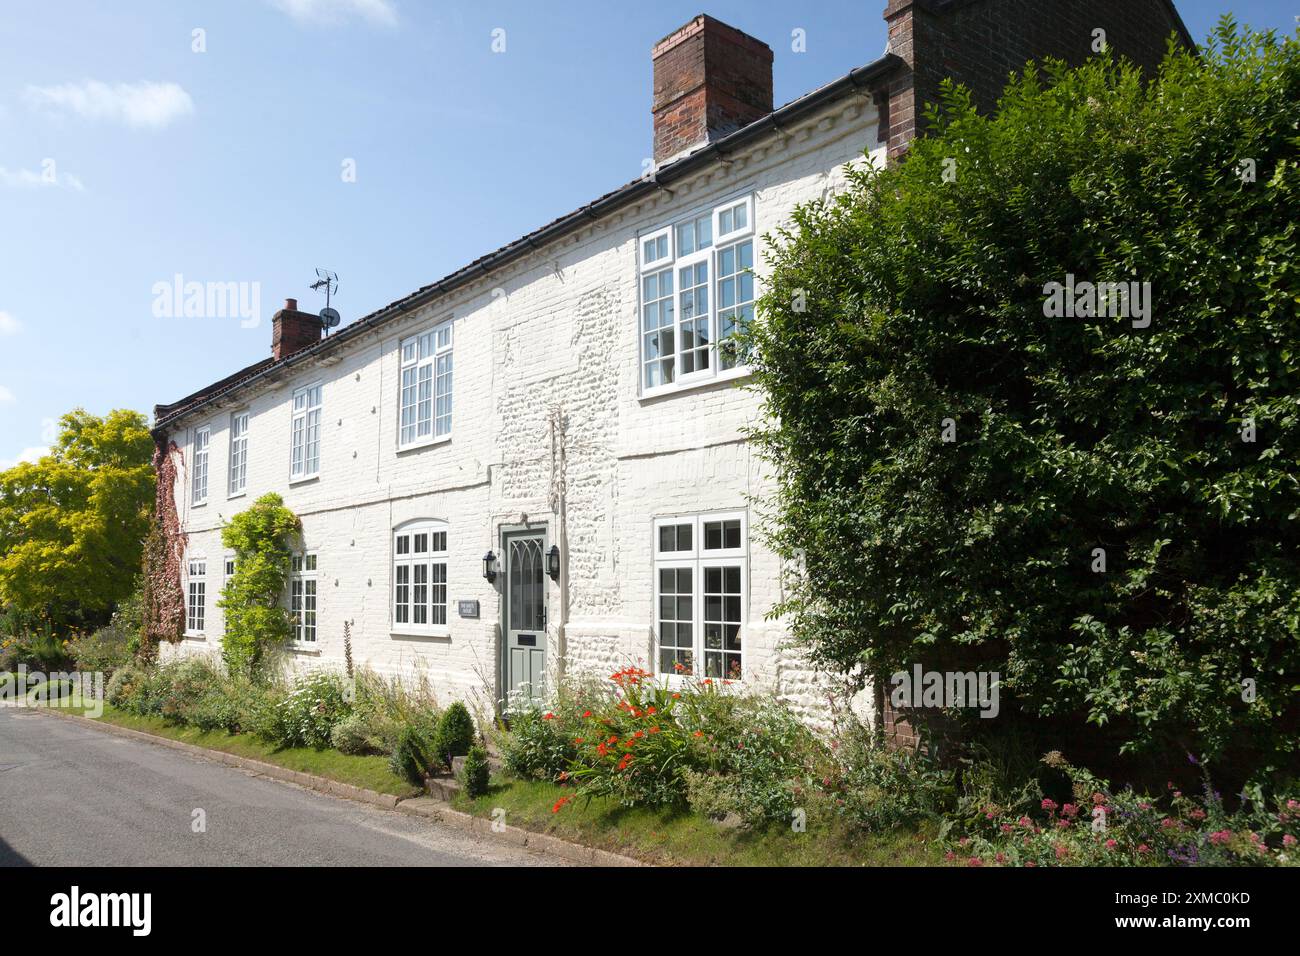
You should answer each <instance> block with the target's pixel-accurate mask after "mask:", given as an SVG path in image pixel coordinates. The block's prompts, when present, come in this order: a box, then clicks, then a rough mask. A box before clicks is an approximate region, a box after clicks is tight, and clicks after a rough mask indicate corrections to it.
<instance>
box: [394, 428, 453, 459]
mask: <svg viewBox="0 0 1300 956" xmlns="http://www.w3.org/2000/svg"><path fill="white" fill-rule="evenodd" d="M449 441H451V433H450V432H448V433H447V434H445V435H439V436H438V437H437V438H426V439H424V440H422V441H413V442H411V443H410V444H409V445H398V446H397V453H398V454H399V455H400V454H403V453H404V452H408V451H419V450H420V449H421V448H430V447H432V446H433V445H442V444H445V443H446V442H449Z"/></svg>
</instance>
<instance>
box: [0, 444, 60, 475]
mask: <svg viewBox="0 0 1300 956" xmlns="http://www.w3.org/2000/svg"><path fill="white" fill-rule="evenodd" d="M49 453H50V450H49V448H47V447H45V446H44V445H42V446H40V447H37V448H24V449H23V450H22V451H20V452H19V453H18V457H17V458H0V471H5V470H6V469H8V468H12V467H13V466H14V465H16V464H18V463H19V462H20V461H29V462H32V463H33V464H34V463H35V462H38V461H40V460H41V459H42V458H44V457H45V456H46V455H48V454H49Z"/></svg>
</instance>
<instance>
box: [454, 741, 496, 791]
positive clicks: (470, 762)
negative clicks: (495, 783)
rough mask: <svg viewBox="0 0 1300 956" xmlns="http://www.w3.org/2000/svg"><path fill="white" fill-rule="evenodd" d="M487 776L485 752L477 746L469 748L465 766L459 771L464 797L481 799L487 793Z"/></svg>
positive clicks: (488, 773)
mask: <svg viewBox="0 0 1300 956" xmlns="http://www.w3.org/2000/svg"><path fill="white" fill-rule="evenodd" d="M489 776H490V768H489V767H488V755H487V751H486V750H484V749H483V748H482V747H480V746H478V745H475V746H473V747H470V748H469V753H467V754H466V755H465V766H464V767H463V768H462V770H461V783H462V784H463V785H464V787H465V795H466V796H469V797H481V796H482V795H483V794H485V793H487V792H488V778H489Z"/></svg>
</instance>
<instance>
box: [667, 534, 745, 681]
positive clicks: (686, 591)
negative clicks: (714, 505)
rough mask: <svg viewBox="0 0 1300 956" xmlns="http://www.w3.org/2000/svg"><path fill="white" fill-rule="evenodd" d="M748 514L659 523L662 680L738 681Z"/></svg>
mask: <svg viewBox="0 0 1300 956" xmlns="http://www.w3.org/2000/svg"><path fill="white" fill-rule="evenodd" d="M747 542H748V537H747V532H746V519H745V514H744V512H730V513H726V514H704V515H685V516H680V517H673V518H658V519H656V520H655V522H654V574H655V588H654V598H655V634H656V640H657V642H658V654H657V666H658V672H659V673H660V674H664V675H668V676H679V677H711V678H715V679H718V678H720V679H725V680H740V679H741V677H742V675H743V673H744V656H743V654H744V652H743V642H744V630H745V608H746V605H747V603H748V597H747V595H748V570H749V569H748V558H747V552H748V547H747Z"/></svg>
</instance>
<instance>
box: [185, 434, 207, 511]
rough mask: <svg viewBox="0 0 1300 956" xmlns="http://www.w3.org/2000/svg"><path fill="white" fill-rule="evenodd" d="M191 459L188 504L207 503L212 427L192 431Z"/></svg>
mask: <svg viewBox="0 0 1300 956" xmlns="http://www.w3.org/2000/svg"><path fill="white" fill-rule="evenodd" d="M191 459H192V460H193V462H194V471H193V474H192V475H191V476H190V504H191V505H194V506H196V507H197V506H198V505H205V504H207V503H208V475H209V472H210V470H211V464H212V426H211V425H204V426H203V427H201V428H196V429H194V449H193V454H192V456H191Z"/></svg>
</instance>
